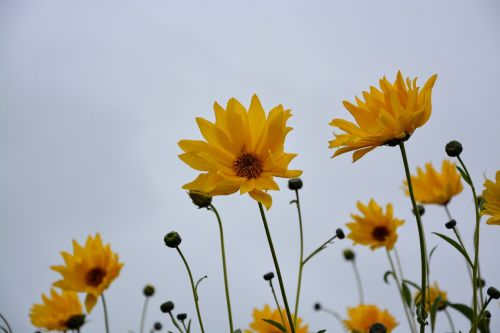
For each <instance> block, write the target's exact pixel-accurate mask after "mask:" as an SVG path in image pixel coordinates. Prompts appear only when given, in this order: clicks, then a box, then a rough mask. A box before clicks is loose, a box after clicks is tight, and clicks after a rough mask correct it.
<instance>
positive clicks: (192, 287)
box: [176, 247, 205, 333]
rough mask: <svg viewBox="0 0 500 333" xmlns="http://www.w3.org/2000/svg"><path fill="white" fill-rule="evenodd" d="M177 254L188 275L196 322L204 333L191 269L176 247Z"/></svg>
mask: <svg viewBox="0 0 500 333" xmlns="http://www.w3.org/2000/svg"><path fill="white" fill-rule="evenodd" d="M176 249H177V252H179V254H180V256H181V258H182V261H183V262H184V266H186V270H187V272H188V275H189V281H190V282H191V289H192V290H193V298H194V304H195V305H196V314H197V315H198V322H199V324H200V329H201V332H202V333H205V329H204V328H203V321H202V320H201V313H200V306H199V305H198V293H197V292H196V287H195V285H194V280H193V274H191V269H190V268H189V265H188V263H187V260H186V258H185V257H184V255H183V254H182V251H181V249H180V248H179V247H176Z"/></svg>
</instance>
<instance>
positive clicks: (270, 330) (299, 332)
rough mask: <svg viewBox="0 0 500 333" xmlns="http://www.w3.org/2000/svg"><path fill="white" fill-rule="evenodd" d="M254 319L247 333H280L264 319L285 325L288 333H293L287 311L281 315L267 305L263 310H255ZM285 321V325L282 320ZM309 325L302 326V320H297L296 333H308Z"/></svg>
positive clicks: (282, 311) (283, 311)
mask: <svg viewBox="0 0 500 333" xmlns="http://www.w3.org/2000/svg"><path fill="white" fill-rule="evenodd" d="M252 317H253V322H252V323H251V324H250V329H248V330H245V333H276V332H279V331H278V329H277V328H276V327H275V326H273V325H271V324H269V323H268V322H266V321H264V320H263V319H270V320H272V321H274V322H277V323H280V324H281V325H283V327H285V328H286V331H287V332H291V331H292V330H291V328H290V325H289V323H288V317H287V315H286V311H285V310H281V315H280V311H279V310H278V309H274V310H273V309H271V307H270V306H269V305H267V304H266V305H265V306H264V308H263V309H262V310H260V309H254V310H253V313H252ZM281 318H283V320H284V321H285V322H284V323H283V322H282V319H281ZM308 328H309V326H308V325H303V324H302V319H301V318H300V317H299V318H297V325H296V326H295V332H296V333H307V332H308Z"/></svg>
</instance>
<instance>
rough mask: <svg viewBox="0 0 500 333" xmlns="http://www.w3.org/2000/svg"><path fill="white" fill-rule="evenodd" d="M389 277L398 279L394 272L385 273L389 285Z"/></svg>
mask: <svg viewBox="0 0 500 333" xmlns="http://www.w3.org/2000/svg"><path fill="white" fill-rule="evenodd" d="M389 275H392V277H393V278H396V276H395V275H394V272H393V271H387V272H385V274H384V281H385V283H387V284H389V280H388V279H389Z"/></svg>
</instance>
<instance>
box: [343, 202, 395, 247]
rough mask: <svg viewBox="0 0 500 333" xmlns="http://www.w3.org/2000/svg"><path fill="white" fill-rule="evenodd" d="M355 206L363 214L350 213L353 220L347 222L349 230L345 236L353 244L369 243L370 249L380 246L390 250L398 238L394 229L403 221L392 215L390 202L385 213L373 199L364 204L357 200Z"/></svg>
mask: <svg viewBox="0 0 500 333" xmlns="http://www.w3.org/2000/svg"><path fill="white" fill-rule="evenodd" d="M357 207H358V209H359V210H360V211H361V213H362V214H363V216H361V215H356V214H351V217H352V218H353V219H354V221H353V222H350V223H347V227H348V228H349V229H350V230H351V233H350V234H349V235H348V236H347V237H348V238H350V239H352V240H353V241H354V244H357V243H359V244H363V245H369V246H370V248H371V249H372V250H375V249H376V248H379V247H382V246H385V247H386V248H387V250H391V249H392V248H393V247H394V243H396V240H397V239H398V234H397V233H396V229H397V228H398V227H399V226H401V225H402V224H403V223H404V221H403V220H400V219H397V218H395V217H393V209H392V204H388V205H387V208H386V213H385V214H384V212H383V210H382V207H380V206H379V205H378V204H377V203H376V202H375V200H373V199H371V200H370V203H369V204H368V205H366V206H365V205H363V204H362V203H361V202H359V201H358V203H357Z"/></svg>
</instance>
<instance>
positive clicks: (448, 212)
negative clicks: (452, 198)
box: [443, 204, 453, 220]
mask: <svg viewBox="0 0 500 333" xmlns="http://www.w3.org/2000/svg"><path fill="white" fill-rule="evenodd" d="M443 207H444V210H445V211H446V215H448V219H449V220H453V217H452V216H451V213H450V209H449V208H448V204H446V205H443Z"/></svg>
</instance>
